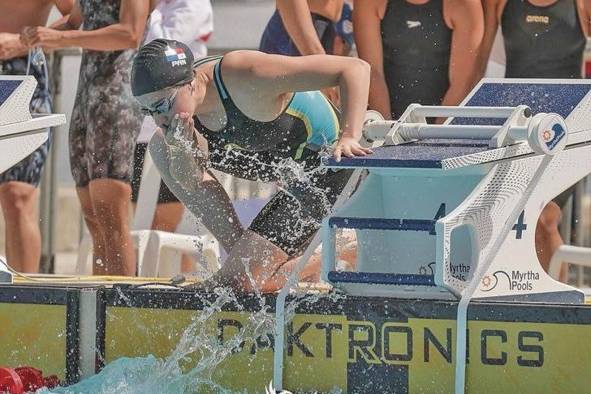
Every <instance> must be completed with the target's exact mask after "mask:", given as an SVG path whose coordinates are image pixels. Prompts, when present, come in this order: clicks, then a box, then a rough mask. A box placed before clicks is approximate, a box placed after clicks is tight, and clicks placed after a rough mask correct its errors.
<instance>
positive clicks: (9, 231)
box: [0, 181, 41, 273]
mask: <svg viewBox="0 0 591 394" xmlns="http://www.w3.org/2000/svg"><path fill="white" fill-rule="evenodd" d="M37 195H38V192H37V188H35V187H34V186H33V185H30V184H28V183H24V182H16V181H11V182H6V183H3V184H1V185H0V204H1V205H2V212H3V213H4V220H5V221H6V258H7V259H8V264H10V266H11V267H12V268H14V269H15V270H17V271H19V272H26V273H37V272H39V260H40V258H41V232H40V231H39V224H38V222H37V215H36V213H35V208H36V207H35V205H36V203H37Z"/></svg>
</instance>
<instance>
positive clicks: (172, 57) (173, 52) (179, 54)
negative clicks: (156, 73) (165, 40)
mask: <svg viewBox="0 0 591 394" xmlns="http://www.w3.org/2000/svg"><path fill="white" fill-rule="evenodd" d="M164 54H165V55H166V60H168V61H169V62H171V63H172V67H176V66H184V65H185V64H187V55H186V54H185V51H184V50H183V48H171V47H168V48H166V51H164Z"/></svg>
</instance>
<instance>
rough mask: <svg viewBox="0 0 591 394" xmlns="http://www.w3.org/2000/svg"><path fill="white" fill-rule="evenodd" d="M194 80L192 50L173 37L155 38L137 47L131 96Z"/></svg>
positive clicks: (132, 74) (132, 71) (132, 72)
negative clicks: (168, 38)
mask: <svg viewBox="0 0 591 394" xmlns="http://www.w3.org/2000/svg"><path fill="white" fill-rule="evenodd" d="M192 79H193V53H192V52H191V50H190V49H189V47H188V46H186V45H185V44H183V43H182V42H179V41H175V40H165V39H163V38H158V39H156V40H154V41H151V42H149V43H147V44H146V45H144V46H143V47H141V48H140V50H139V51H138V53H137V56H136V57H135V59H134V60H133V68H132V69H131V92H132V93H133V95H134V96H141V95H143V94H147V93H151V92H156V91H158V90H161V89H164V88H167V87H171V86H178V85H183V84H185V83H189V82H191V80H192Z"/></svg>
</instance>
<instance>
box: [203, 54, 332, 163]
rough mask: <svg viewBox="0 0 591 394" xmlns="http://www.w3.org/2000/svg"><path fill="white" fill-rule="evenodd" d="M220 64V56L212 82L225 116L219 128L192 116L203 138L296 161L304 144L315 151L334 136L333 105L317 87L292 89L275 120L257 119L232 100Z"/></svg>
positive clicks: (300, 157) (328, 142) (326, 144)
mask: <svg viewBox="0 0 591 394" xmlns="http://www.w3.org/2000/svg"><path fill="white" fill-rule="evenodd" d="M211 60H215V58H214V59H211V58H210V61H211ZM199 64H203V60H201V61H200V62H199V63H198V64H197V65H199ZM221 64H222V59H220V60H219V61H218V63H217V64H216V65H215V67H214V82H215V85H216V88H217V90H218V93H219V95H220V99H221V101H222V104H223V106H224V109H225V111H226V116H227V119H228V120H227V124H226V126H225V127H224V128H223V129H222V130H218V131H212V130H209V129H207V128H206V127H205V126H203V125H202V124H201V122H199V119H197V117H195V118H194V119H195V125H196V126H195V127H196V128H197V130H198V131H199V132H200V133H202V134H203V135H204V136H205V138H206V139H208V140H210V139H212V140H216V142H219V143H222V144H223V145H224V146H226V147H227V149H233V148H237V149H242V150H246V151H251V152H263V151H264V152H272V153H274V154H275V155H276V156H278V157H284V158H285V157H291V158H293V159H294V160H296V161H300V160H301V159H302V156H303V152H304V149H305V148H307V149H310V150H313V151H319V150H320V149H321V148H322V147H325V146H330V145H332V144H333V143H334V142H335V141H336V140H337V138H338V135H339V120H338V115H337V112H336V109H335V108H334V107H333V106H332V104H331V103H330V101H328V100H327V99H326V97H324V95H323V94H322V93H320V92H319V91H311V92H296V93H294V95H293V97H292V99H291V101H290V103H289V105H288V106H287V108H285V110H284V111H283V112H282V113H281V114H280V115H279V116H278V117H277V118H276V119H275V120H272V121H270V122H261V121H258V120H254V119H251V118H249V117H248V116H246V115H245V114H244V113H242V111H240V109H238V107H237V106H236V104H234V102H233V101H232V98H231V97H230V95H229V93H228V90H227V89H226V86H225V85H224V82H223V79H222V73H221Z"/></svg>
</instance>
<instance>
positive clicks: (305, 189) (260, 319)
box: [40, 126, 342, 394]
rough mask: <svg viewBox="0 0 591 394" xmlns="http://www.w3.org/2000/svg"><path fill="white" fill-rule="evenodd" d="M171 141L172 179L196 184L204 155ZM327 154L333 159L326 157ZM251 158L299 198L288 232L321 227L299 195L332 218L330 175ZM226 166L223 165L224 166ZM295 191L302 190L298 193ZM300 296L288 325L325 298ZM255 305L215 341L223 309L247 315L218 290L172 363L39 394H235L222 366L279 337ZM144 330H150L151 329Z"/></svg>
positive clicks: (120, 363) (184, 139)
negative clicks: (219, 376)
mask: <svg viewBox="0 0 591 394" xmlns="http://www.w3.org/2000/svg"><path fill="white" fill-rule="evenodd" d="M167 139H168V141H167V143H168V144H169V148H171V162H170V166H169V169H170V172H171V175H173V177H174V178H175V179H176V180H177V181H178V182H179V183H180V184H181V185H183V184H186V183H187V182H189V183H194V182H195V174H196V171H200V170H201V163H199V160H200V159H202V158H203V157H202V156H201V157H200V155H201V153H200V152H199V151H198V150H197V149H196V147H195V146H194V144H193V141H192V138H189V137H188V135H187V132H186V130H185V129H184V128H183V127H181V126H177V127H176V128H175V130H173V132H172V133H171V134H170V136H169V137H168V138H167ZM232 153H233V154H237V155H240V154H242V153H241V152H240V150H233V152H232ZM322 154H324V155H325V154H328V153H326V152H324V153H322ZM247 157H248V159H249V163H250V166H251V168H252V170H253V173H256V172H257V171H259V170H260V169H261V168H268V169H270V171H269V173H270V177H269V178H268V179H261V180H262V181H266V182H269V181H273V182H276V183H277V184H278V185H279V187H280V188H281V189H282V190H284V192H285V193H287V194H288V195H290V196H292V197H293V198H294V201H295V202H296V204H297V209H296V211H295V212H292V213H293V215H294V216H297V217H300V218H301V220H299V221H298V226H297V228H290V229H286V231H289V232H291V233H293V232H296V233H298V232H302V231H304V229H305V228H306V227H307V226H308V225H309V224H310V221H314V223H313V224H315V225H319V223H318V222H317V221H315V219H310V217H313V215H309V214H308V212H307V211H308V210H309V209H310V207H308V206H306V205H307V204H302V203H301V197H302V196H301V195H300V194H301V193H305V194H307V195H313V196H316V197H317V198H316V201H317V203H318V204H319V207H316V208H320V209H323V210H325V212H329V210H330V208H331V204H330V201H329V200H328V198H327V197H326V191H325V190H324V189H322V188H320V187H317V186H316V185H315V182H314V177H317V176H322V175H324V174H323V173H324V172H325V171H330V170H327V169H324V168H320V167H317V168H311V169H310V168H306V166H305V165H304V164H302V163H298V162H296V161H294V160H293V159H291V158H286V159H283V160H280V161H278V162H274V163H272V165H270V164H269V163H268V162H266V161H263V160H258V159H257V157H256V156H254V157H253V156H252V155H248V156H247ZM221 165H222V166H223V165H224V163H223V161H222V163H221ZM269 167H271V168H269ZM255 170H256V171H255ZM271 178H272V179H271ZM294 185H296V186H297V187H294ZM186 190H187V192H188V193H189V195H190V190H191V188H186ZM243 264H244V266H245V272H246V274H247V278H248V280H249V281H250V282H251V285H252V288H254V289H257V286H256V285H255V282H254V279H253V277H252V274H251V272H250V270H249V269H248V268H249V261H248V260H245V261H243ZM301 290H305V289H300V291H299V292H296V293H295V295H294V297H293V299H291V300H290V301H289V302H288V303H287V305H286V314H285V315H286V322H289V321H292V320H293V318H294V316H295V315H296V309H297V308H298V306H300V305H302V304H310V303H315V302H317V301H318V300H319V299H320V297H324V296H325V295H323V294H320V293H316V294H310V292H307V291H305V292H304V291H301ZM119 295H120V298H121V299H122V300H123V301H124V302H125V303H131V301H130V300H129V298H128V297H127V296H126V295H125V294H123V293H122V292H121V291H120V294H119ZM330 297H331V298H333V301H338V299H339V297H342V296H341V295H339V294H338V293H331V296H330ZM254 299H256V300H257V301H256V306H255V308H254V312H249V313H248V314H245V315H247V318H246V322H245V323H244V324H242V325H241V327H240V328H239V329H238V332H237V333H236V334H235V335H233V336H231V337H230V338H227V339H225V340H224V341H220V339H219V338H218V336H217V335H212V330H211V327H212V323H214V322H216V321H217V317H218V315H219V314H220V313H222V312H223V308H224V307H226V306H228V305H233V306H235V310H236V311H238V312H243V311H244V306H243V305H241V304H240V302H239V300H238V297H237V296H236V294H235V293H234V292H233V291H232V290H231V289H228V288H217V289H216V290H215V299H214V300H212V301H208V299H206V297H203V303H204V307H203V309H202V310H199V311H196V313H195V314H194V315H193V317H192V320H191V322H190V324H189V325H188V326H187V327H186V328H185V329H184V331H183V333H182V335H181V338H180V340H179V341H178V343H177V345H176V346H175V348H174V350H173V351H172V352H171V353H170V355H169V356H168V357H166V358H163V359H159V358H156V357H154V356H152V355H148V356H146V357H139V358H120V359H118V360H115V361H113V362H111V363H110V364H108V365H107V366H106V367H105V368H104V369H103V370H102V371H101V372H100V373H99V374H97V375H95V376H92V377H90V378H88V379H86V380H84V381H82V382H80V383H78V384H76V385H73V386H70V387H63V388H58V389H55V390H53V391H49V390H44V391H40V392H41V393H44V394H49V393H55V394H78V393H89V394H102V393H112V392H118V393H121V394H136V393H137V394H139V393H142V394H151V393H168V392H170V393H194V392H216V393H232V392H236V391H232V390H231V389H229V388H227V387H223V386H221V385H220V384H219V383H218V382H216V379H215V373H216V371H218V370H219V369H220V366H221V365H222V363H224V362H225V361H226V360H228V358H229V357H231V356H232V355H233V354H234V353H237V352H239V351H241V350H242V349H243V348H244V347H245V344H246V343H248V344H249V345H252V348H253V349H256V348H257V347H259V346H264V347H266V348H269V347H271V348H272V347H273V344H272V343H266V344H265V343H261V342H260V341H259V339H261V338H263V339H264V338H269V340H271V341H272V338H273V337H274V335H275V332H274V329H275V319H274V314H273V313H272V312H271V311H270V306H269V305H267V303H266V301H265V298H264V296H263V295H262V294H260V292H258V291H256V290H255V295H254ZM337 304H338V303H337ZM139 329H140V330H148V329H149V327H142V328H139ZM269 388H270V386H269V387H264V386H263V385H261V387H260V390H258V392H263V391H264V390H266V389H269ZM238 392H246V391H238ZM335 392H338V391H335Z"/></svg>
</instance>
